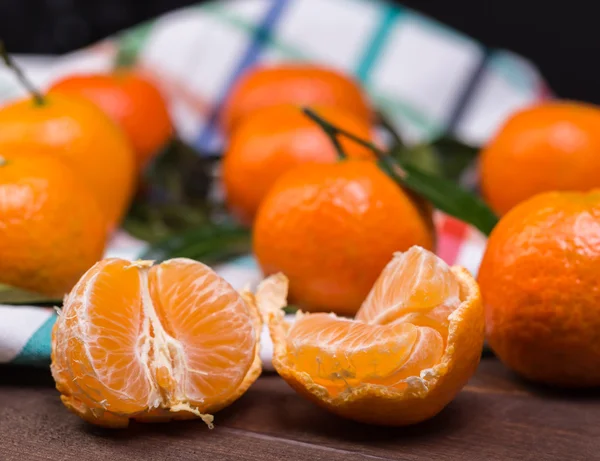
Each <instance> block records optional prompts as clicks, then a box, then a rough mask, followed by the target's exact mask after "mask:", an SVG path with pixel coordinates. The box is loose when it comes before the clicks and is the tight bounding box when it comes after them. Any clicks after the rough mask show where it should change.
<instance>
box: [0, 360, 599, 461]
mask: <svg viewBox="0 0 600 461" xmlns="http://www.w3.org/2000/svg"><path fill="white" fill-rule="evenodd" d="M215 423H216V427H215V429H214V430H213V431H209V430H208V429H207V428H206V427H205V426H204V424H203V423H202V422H199V421H191V422H176V423H170V424H151V425H143V424H134V425H132V426H131V427H130V428H129V429H127V430H121V431H111V430H104V429H100V428H96V427H93V426H90V425H87V424H86V423H84V422H83V421H81V420H79V418H77V417H76V416H73V415H72V414H71V413H69V412H68V411H67V410H66V409H65V408H64V407H63V406H62V404H61V402H60V400H59V398H58V393H57V391H56V390H54V386H53V381H52V378H51V377H50V374H49V372H48V371H46V370H34V369H27V368H23V369H19V368H14V367H0V460H2V461H13V460H18V461H29V460H32V461H34V460H77V461H94V460H102V461H112V460H115V461H128V460H151V461H154V460H160V461H163V460H196V459H198V460H211V461H216V460H229V459H231V460H244V461H250V460H261V461H263V460H264V461H269V460H283V461H292V460H310V461H317V460H326V461H335V460H345V461H350V460H361V459H365V460H388V459H390V460H392V459H393V460H395V459H400V460H429V459H435V460H437V461H443V460H461V459H468V460H510V459H515V460H536V461H550V460H561V461H563V460H567V459H568V460H594V459H598V460H600V391H585V392H584V391H578V392H556V391H552V390H548V389H541V388H537V387H533V386H531V385H529V384H526V383H524V382H522V381H520V380H518V379H517V378H516V377H515V376H514V375H512V374H511V373H509V372H508V371H507V370H506V369H505V368H504V367H503V366H502V365H501V364H500V363H499V362H497V361H496V359H494V358H493V357H487V358H484V359H482V362H481V365H480V366H479V369H478V371H477V374H476V376H474V377H473V379H472V380H471V382H470V383H469V384H468V385H467V386H466V387H465V389H464V390H463V391H462V392H461V393H460V394H459V395H458V397H457V398H456V399H455V400H454V401H453V402H452V403H451V404H450V405H449V406H448V407H447V408H446V409H445V410H444V411H443V412H442V413H440V414H439V415H438V416H437V417H435V418H433V419H431V420H430V421H427V422H425V423H422V424H420V425H417V426H413V427H409V428H383V427H375V426H367V425H362V424H358V423H353V422H350V421H346V420H343V419H341V418H338V417H336V416H333V415H331V414H329V413H327V412H325V411H324V410H321V409H319V408H317V407H316V406H314V405H313V404H311V403H309V402H307V401H305V400H304V399H302V398H301V397H300V396H298V395H297V394H296V393H295V392H294V391H292V390H291V389H290V388H289V387H288V386H287V385H286V384H285V383H284V382H283V381H282V380H281V379H280V378H279V377H277V376H275V375H270V374H267V375H264V376H262V377H261V378H259V380H258V381H257V382H256V383H255V384H254V386H252V388H251V389H250V390H249V391H248V393H247V394H246V395H244V396H243V397H242V398H241V399H240V400H238V401H237V402H236V403H234V404H233V405H232V406H231V407H229V408H227V409H225V410H223V411H222V412H220V413H218V414H217V415H216V420H215Z"/></svg>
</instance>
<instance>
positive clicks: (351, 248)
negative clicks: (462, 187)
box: [253, 160, 434, 316]
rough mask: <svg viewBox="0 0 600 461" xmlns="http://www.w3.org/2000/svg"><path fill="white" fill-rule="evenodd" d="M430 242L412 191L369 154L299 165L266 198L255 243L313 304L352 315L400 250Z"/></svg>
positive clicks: (294, 296)
mask: <svg viewBox="0 0 600 461" xmlns="http://www.w3.org/2000/svg"><path fill="white" fill-rule="evenodd" d="M412 245H419V246H422V247H424V248H426V249H431V248H432V247H433V245H434V243H433V234H432V232H431V229H430V227H429V224H428V223H427V221H426V219H424V218H423V217H422V216H421V214H420V211H419V209H418V207H417V205H416V204H415V202H413V201H412V200H411V198H410V197H409V196H408V195H407V194H406V193H405V192H404V191H403V190H402V189H401V188H400V187H399V186H398V185H396V184H395V183H394V182H393V181H392V180H391V179H389V178H388V177H387V176H386V175H385V174H384V173H383V172H382V171H380V170H379V169H378V167H377V165H376V164H375V163H373V162H371V161H366V160H346V161H341V162H338V163H335V164H307V165H301V166H299V167H297V168H295V169H293V170H291V171H289V172H288V173H286V174H284V175H283V176H282V177H281V178H279V179H278V180H277V182H276V183H275V184H274V185H273V187H272V188H271V190H270V191H269V193H268V194H267V196H266V198H265V199H264V201H263V203H262V205H261V207H260V209H259V211H258V215H257V218H256V221H255V223H254V235H253V247H254V253H255V255H256V258H257V260H258V262H259V264H260V267H261V268H262V270H263V272H264V273H265V274H273V273H276V272H283V273H284V274H286V276H287V277H289V280H290V298H291V300H292V302H294V303H297V304H299V305H300V306H301V307H302V308H303V309H305V310H307V311H327V312H329V311H334V312H336V313H338V314H341V315H351V316H352V315H354V314H355V313H356V312H357V311H358V309H359V307H360V305H361V303H362V302H363V300H364V299H365V297H366V296H367V294H368V293H369V290H370V289H371V287H372V286H373V284H374V283H375V281H376V280H377V277H378V276H379V274H380V273H381V271H382V269H383V268H384V267H385V265H386V264H387V262H388V261H389V260H390V258H391V256H392V253H393V252H395V251H404V250H407V249H408V248H409V247H411V246H412Z"/></svg>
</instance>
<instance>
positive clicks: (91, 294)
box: [51, 258, 261, 427]
mask: <svg viewBox="0 0 600 461" xmlns="http://www.w3.org/2000/svg"><path fill="white" fill-rule="evenodd" d="M260 330H261V321H260V315H259V311H258V308H257V306H256V305H255V300H254V297H253V296H252V294H250V293H242V294H238V293H237V292H236V291H235V290H234V289H233V288H232V287H231V286H230V285H229V284H228V283H227V282H226V281H225V280H223V279H222V278H221V277H219V276H218V275H217V274H216V273H215V272H213V271H212V270H211V269H210V268H209V267H207V266H205V265H204V264H201V263H199V262H196V261H192V260H189V259H184V258H177V259H171V260H168V261H165V262H163V263H161V264H159V265H156V266H152V262H151V261H137V262H129V261H125V260H122V259H106V260H103V261H100V262H98V263H97V264H96V265H94V266H93V267H92V268H91V269H90V270H89V271H88V272H86V274H85V275H84V276H83V277H82V278H81V280H80V281H79V282H78V283H77V285H76V286H75V288H73V290H72V291H71V293H70V294H69V295H68V296H67V298H66V299H65V302H64V306H63V309H62V312H61V314H60V316H59V318H58V320H57V322H56V324H55V326H54V329H53V334H52V365H51V370H52V375H53V377H54V379H55V381H56V387H57V389H58V390H59V391H60V393H61V400H62V401H63V403H64V404H65V406H67V408H69V409H70V410H71V411H73V412H74V413H76V414H77V415H79V416H80V417H82V418H83V419H85V420H86V421H89V422H91V423H93V424H97V425H101V426H108V427H125V426H127V425H128V423H129V421H130V420H132V419H133V420H138V421H143V422H152V421H167V420H170V419H189V418H194V417H198V418H202V419H203V420H204V421H205V422H206V423H207V424H208V425H209V426H212V416H211V415H210V414H209V413H213V412H216V411H218V410H219V409H221V408H224V407H225V406H227V405H229V404H230V403H232V402H233V401H234V400H236V399H237V398H238V397H239V396H240V395H242V394H243V393H244V392H245V391H246V390H247V389H248V387H249V386H250V385H251V384H252V383H253V382H254V381H255V380H256V378H257V377H258V375H259V374H260V371H261V364H260V357H259V340H260Z"/></svg>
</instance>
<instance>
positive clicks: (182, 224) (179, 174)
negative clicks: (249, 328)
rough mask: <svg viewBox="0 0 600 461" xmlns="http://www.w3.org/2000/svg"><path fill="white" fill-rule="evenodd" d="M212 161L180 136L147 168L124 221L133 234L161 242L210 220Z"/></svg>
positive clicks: (127, 229)
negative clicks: (209, 196) (209, 197)
mask: <svg viewBox="0 0 600 461" xmlns="http://www.w3.org/2000/svg"><path fill="white" fill-rule="evenodd" d="M211 169H212V161H211V160H210V159H207V158H206V157H203V156H201V155H200V154H199V153H198V152H196V151H195V150H194V149H193V148H192V147H191V146H189V145H187V144H185V143H184V142H183V141H181V140H180V139H178V138H175V139H173V141H172V142H171V143H170V144H169V145H168V146H167V148H166V149H165V150H164V151H163V152H162V153H161V154H160V155H159V156H157V157H156V158H155V160H154V161H153V163H152V164H151V165H150V166H149V167H148V168H147V169H146V170H145V171H144V173H143V175H142V179H141V181H140V188H139V191H138V194H137V195H136V197H135V199H134V201H133V203H132V205H131V208H130V210H129V212H128V214H127V217H126V218H125V221H124V223H123V227H124V229H125V230H126V231H127V232H129V233H130V234H131V235H133V236H134V237H137V238H140V239H142V240H145V241H147V242H151V243H154V242H158V241H160V240H162V239H165V238H167V237H168V236H170V235H172V234H174V233H179V232H183V231H185V230H187V229H192V228H198V227H200V226H203V225H207V224H208V223H209V222H210V214H211V210H212V208H211V204H210V202H209V199H208V195H209V190H210V187H211V182H212V175H211Z"/></svg>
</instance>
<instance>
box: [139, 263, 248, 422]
mask: <svg viewBox="0 0 600 461" xmlns="http://www.w3.org/2000/svg"><path fill="white" fill-rule="evenodd" d="M149 282H150V294H151V297H152V303H153V304H154V307H155V309H156V312H157V314H158V317H159V319H160V323H161V325H162V326H163V328H164V329H165V331H166V333H167V334H168V335H170V336H171V337H173V338H177V339H178V340H179V342H180V344H181V347H182V349H181V351H180V354H175V358H176V359H177V358H178V357H181V358H182V359H184V360H185V364H183V363H182V364H179V367H176V368H179V370H180V371H179V372H180V373H181V375H180V376H179V377H178V378H177V392H178V393H179V394H180V395H181V396H186V398H187V399H188V400H189V401H190V402H191V403H192V404H193V405H195V406H197V407H198V408H201V409H202V410H201V411H204V409H206V408H210V407H212V406H213V405H215V404H218V403H219V402H220V401H221V400H223V399H224V398H226V397H227V396H229V395H230V394H231V393H233V392H234V391H235V390H236V389H237V388H238V387H239V386H240V384H241V382H242V381H243V379H244V377H245V376H246V373H247V372H248V369H249V368H250V366H251V365H252V362H253V360H254V356H255V351H256V348H257V343H258V337H257V335H256V334H255V325H254V319H253V317H252V316H251V315H249V310H248V307H247V305H246V303H245V301H244V300H243V299H242V297H241V296H240V295H239V294H238V293H236V292H235V291H234V290H233V289H232V288H231V286H230V285H229V284H228V283H227V282H225V280H223V279H222V278H221V277H219V276H218V275H217V274H216V273H214V272H213V271H212V270H211V269H210V268H209V267H207V266H205V265H203V264H200V263H197V262H194V261H191V260H189V259H183V258H179V259H172V260H170V261H168V262H165V263H163V264H161V265H159V266H155V267H153V268H152V269H151V270H150V274H149Z"/></svg>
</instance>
